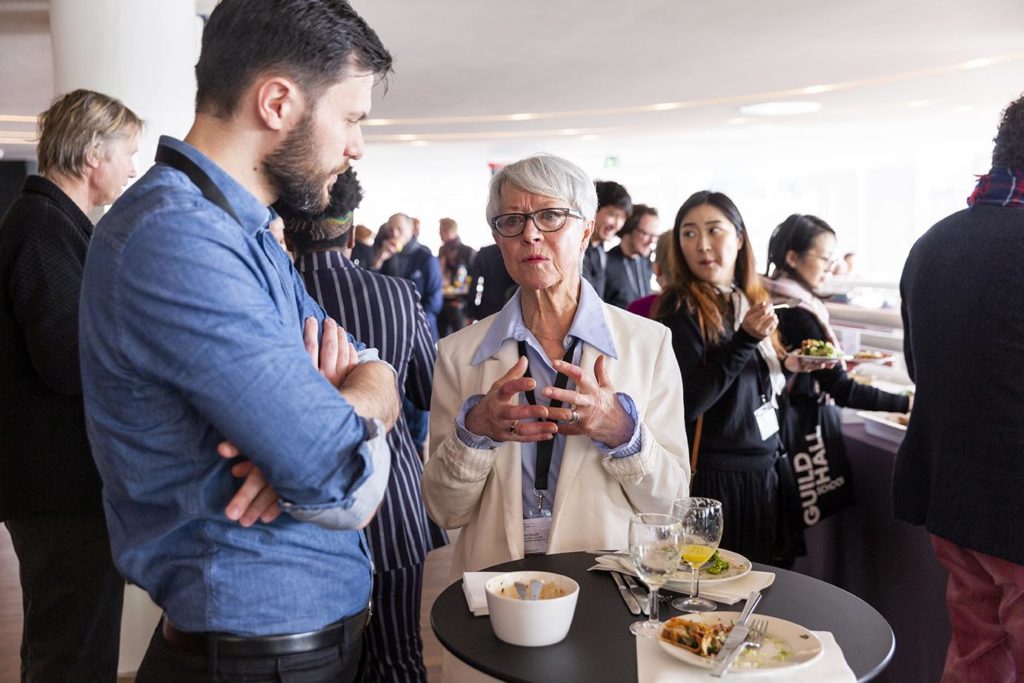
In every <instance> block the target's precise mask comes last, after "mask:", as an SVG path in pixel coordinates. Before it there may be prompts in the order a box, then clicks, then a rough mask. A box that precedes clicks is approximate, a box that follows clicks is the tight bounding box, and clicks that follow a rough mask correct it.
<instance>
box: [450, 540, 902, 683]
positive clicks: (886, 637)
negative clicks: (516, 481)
mask: <svg viewBox="0 0 1024 683" xmlns="http://www.w3.org/2000/svg"><path fill="white" fill-rule="evenodd" d="M595 557H596V556H595V555H590V554H587V553H565V554H560V555H544V556H539V557H530V558H526V559H524V560H517V561H515V562H507V563H505V564H501V565H498V566H496V567H490V568H489V569H488V571H517V570H522V569H531V570H540V571H550V572H556V573H559V574H564V575H566V576H569V577H572V578H573V579H575V580H576V581H577V582H578V583H579V584H580V596H579V601H578V603H577V605H576V614H575V615H574V617H573V622H572V627H571V628H570V629H569V635H568V636H567V637H566V639H565V640H564V641H562V642H561V643H558V644H556V645H551V646H549V647H539V648H526V647H516V646H513V645H508V644H506V643H503V642H502V641H500V640H498V638H497V637H496V636H495V635H494V631H493V630H492V629H491V625H490V622H489V621H488V618H487V617H474V616H472V614H470V612H469V609H468V607H467V605H466V597H465V594H464V593H463V591H462V582H461V581H456V582H455V583H454V584H452V585H451V586H449V587H448V588H446V589H445V590H444V591H443V592H442V593H441V595H440V596H439V597H438V598H437V600H436V601H435V602H434V605H433V607H432V608H431V611H430V624H431V626H432V627H433V629H434V633H435V634H437V638H438V640H440V641H441V643H442V644H443V645H444V646H445V647H446V648H447V649H448V650H450V651H451V652H452V653H453V654H455V655H456V656H457V657H459V658H460V659H462V660H463V661H465V662H466V663H468V664H469V665H470V666H472V667H474V668H476V669H479V670H481V671H483V672H484V673H487V674H490V675H491V676H494V677H496V678H500V679H502V680H507V681H522V682H524V683H525V682H529V683H535V682H540V681H564V682H573V681H579V682H580V683H595V682H597V681H616V682H619V681H622V682H628V681H635V680H637V678H636V643H635V642H634V637H633V636H632V635H630V633H629V630H628V627H629V624H630V623H631V622H633V621H636V620H637V617H634V616H633V615H632V614H630V613H629V612H628V611H627V609H626V605H625V603H623V601H622V598H621V597H620V596H619V592H618V589H617V588H616V587H615V584H614V583H613V582H612V579H611V577H610V576H609V575H608V573H607V572H587V568H589V567H591V566H593V565H594V563H595ZM754 568H755V569H761V570H765V571H775V572H776V577H775V583H774V584H773V585H772V586H771V587H770V588H768V589H767V590H766V591H764V599H763V600H762V601H761V604H760V606H759V607H758V610H757V611H758V612H761V613H763V614H768V615H771V616H775V617H780V618H782V619H788V620H789V621H792V622H795V623H798V624H801V625H802V626H804V627H806V628H809V629H812V630H815V631H831V632H832V634H833V635H834V636H835V638H836V642H837V643H838V644H839V646H840V647H841V648H842V650H843V655H844V656H845V657H846V661H847V663H848V664H849V665H850V668H851V669H853V672H854V673H855V674H856V675H857V678H858V680H860V681H868V680H871V679H872V678H874V677H875V676H876V675H877V674H878V673H879V672H880V671H881V670H882V669H884V668H885V666H886V664H887V663H888V662H889V659H890V657H892V652H893V644H894V639H893V633H892V629H890V628H889V624H887V623H886V621H885V619H883V618H882V616H881V615H880V614H879V613H878V612H877V611H875V610H874V609H873V608H871V606H869V605H868V604H866V603H865V602H864V601H862V600H860V599H859V598H857V597H856V596H853V595H850V594H849V593H847V592H846V591H843V590H840V589H838V588H836V587H835V586H831V585H829V584H827V583H824V582H822V581H818V580H817V579H813V578H810V577H808V576H804V575H802V574H798V573H796V572H790V571H785V570H778V569H773V568H771V567H765V566H761V565H754ZM662 607H663V609H662V615H661V616H662V618H668V617H669V616H672V615H675V614H677V612H675V611H674V610H671V609H669V608H668V606H667V605H664V604H663V606H662ZM740 608H742V603H740V604H738V605H737V606H736V607H733V606H722V607H721V608H720V609H723V610H734V609H735V610H737V611H738V610H739V609H740Z"/></svg>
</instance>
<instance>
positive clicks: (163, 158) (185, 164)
mask: <svg viewBox="0 0 1024 683" xmlns="http://www.w3.org/2000/svg"><path fill="white" fill-rule="evenodd" d="M156 161H157V162H159V163H161V164H167V165H168V166H170V167H171V168H175V169H177V170H179V171H181V172H182V173H184V174H185V175H187V176H188V179H189V180H191V181H192V183H193V184H194V185H195V186H196V187H198V188H199V191H200V192H202V193H203V196H204V197H206V199H207V200H208V201H210V202H211V203H213V204H216V205H217V206H219V207H220V208H221V209H223V210H224V213H226V214H227V215H229V216H231V217H232V218H234V219H235V222H236V223H238V224H239V225H242V221H240V220H239V219H238V216H237V215H236V214H235V210H234V209H232V208H231V204H229V203H228V199H227V197H225V196H224V193H223V192H221V191H220V188H219V187H217V186H216V185H215V184H214V182H213V181H212V180H211V179H210V176H208V175H206V171H204V170H203V169H201V168H199V166H197V165H196V163H195V162H194V161H192V160H191V159H189V158H188V157H187V156H185V155H184V154H182V153H181V152H179V151H178V150H176V149H173V148H171V147H168V146H166V145H160V146H159V147H157V148H156ZM242 227H245V226H244V225H243V226H242Z"/></svg>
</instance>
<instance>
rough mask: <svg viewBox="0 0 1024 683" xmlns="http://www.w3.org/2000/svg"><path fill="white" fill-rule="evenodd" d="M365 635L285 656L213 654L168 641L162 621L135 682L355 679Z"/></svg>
mask: <svg viewBox="0 0 1024 683" xmlns="http://www.w3.org/2000/svg"><path fill="white" fill-rule="evenodd" d="M362 645H363V642H362V639H360V640H359V641H357V642H355V643H353V644H352V645H350V646H349V647H348V648H347V649H346V648H344V647H342V646H337V647H331V648H325V649H322V650H314V651H312V652H303V653H302V654H296V655H287V656H284V657H245V658H229V657H220V658H212V657H210V656H206V655H193V654H190V653H187V652H183V651H181V650H178V649H175V648H174V647H172V646H171V645H168V644H167V641H166V640H164V637H163V634H162V633H161V632H160V626H159V625H158V626H157V628H156V632H155V633H154V634H153V638H152V639H151V640H150V641H149V648H148V649H147V650H146V656H145V657H144V658H143V660H142V664H141V665H139V672H138V674H136V676H135V683H235V682H236V681H237V682H239V683H240V682H241V681H245V683H328V682H330V683H352V682H353V681H357V680H361V677H360V673H359V662H360V659H361V656H362Z"/></svg>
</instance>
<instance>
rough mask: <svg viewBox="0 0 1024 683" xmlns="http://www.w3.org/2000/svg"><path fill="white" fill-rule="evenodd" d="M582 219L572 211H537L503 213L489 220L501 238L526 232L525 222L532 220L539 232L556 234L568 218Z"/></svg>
mask: <svg viewBox="0 0 1024 683" xmlns="http://www.w3.org/2000/svg"><path fill="white" fill-rule="evenodd" d="M570 217H572V218H583V216H582V215H581V214H578V213H576V212H575V211H573V210H572V209H537V210H536V211H534V212H533V213H503V214H501V215H500V216H495V217H494V218H492V219H491V227H492V228H494V231H495V232H496V233H498V234H499V235H501V236H502V237H518V236H519V235H522V234H523V231H524V230H526V221H527V220H532V221H533V224H534V225H536V226H537V229H538V230H540V231H541V232H557V231H558V230H561V229H562V228H564V227H565V221H566V220H567V219H568V218H570Z"/></svg>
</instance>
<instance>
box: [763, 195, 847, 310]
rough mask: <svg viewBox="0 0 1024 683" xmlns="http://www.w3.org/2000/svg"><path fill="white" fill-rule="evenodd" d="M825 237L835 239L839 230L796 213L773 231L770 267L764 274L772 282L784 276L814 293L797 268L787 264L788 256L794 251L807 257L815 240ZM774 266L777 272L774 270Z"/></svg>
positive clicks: (769, 251) (819, 220)
mask: <svg viewBox="0 0 1024 683" xmlns="http://www.w3.org/2000/svg"><path fill="white" fill-rule="evenodd" d="M824 234H829V235H832V236H833V237H835V236H836V231H835V230H833V229H832V226H831V225H829V224H828V223H826V222H825V221H824V220H822V219H820V218H818V217H817V216H811V215H810V214H799V213H794V214H793V215H791V216H790V217H789V218H787V219H786V220H784V221H782V222H781V223H779V225H778V226H777V227H776V228H775V230H774V231H773V232H772V238H771V239H770V240H768V266H767V267H766V268H765V271H764V274H765V275H768V274H771V276H772V279H773V280H776V279H778V278H779V277H781V276H782V275H785V276H786V277H789V278H791V279H793V280H796V281H797V282H799V283H800V284H801V285H802V286H803V287H804V288H805V289H807V290H808V291H812V290H813V287H811V284H810V283H809V282H807V281H806V280H804V278H803V276H802V275H800V273H798V272H797V271H796V269H795V268H792V267H791V266H790V265H789V264H788V263H786V254H788V253H789V252H791V251H795V252H796V253H797V254H798V255H799V256H800V257H801V258H803V256H804V254H806V253H807V252H809V251H810V250H811V248H812V247H814V240H816V239H818V236H819V235H824ZM773 267H774V269H775V270H774V271H772V268H773Z"/></svg>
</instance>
